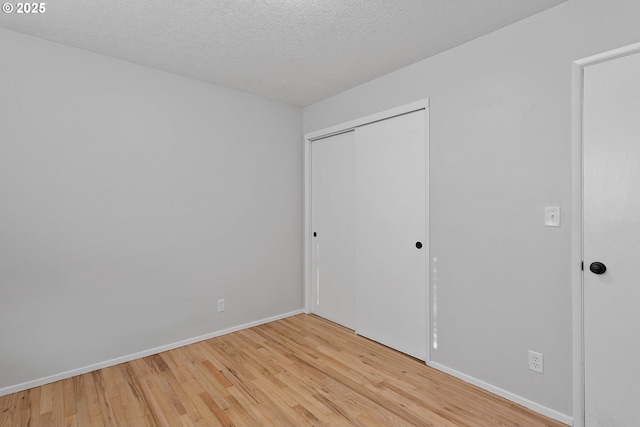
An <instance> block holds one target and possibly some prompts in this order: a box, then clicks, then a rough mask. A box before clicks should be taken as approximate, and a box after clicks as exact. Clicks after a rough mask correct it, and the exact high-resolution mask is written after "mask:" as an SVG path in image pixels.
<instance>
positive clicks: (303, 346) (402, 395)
mask: <svg viewBox="0 0 640 427" xmlns="http://www.w3.org/2000/svg"><path fill="white" fill-rule="evenodd" d="M411 425H413V426H451V427H452V426H469V427H479V426H510V427H511V426H549V427H561V426H562V427H566V426H565V425H564V424H561V423H559V422H556V421H554V420H551V419H548V418H546V417H543V416H541V415H538V414H536V413H534V412H531V411H529V410H527V409H526V408H523V407H522V406H519V405H517V404H515V403H512V402H509V401H507V400H505V399H502V398H500V397H498V396H495V395H493V394H490V393H487V392H485V391H483V390H481V389H478V388H476V387H474V386H472V385H469V384H467V383H464V382H463V381H460V380H458V379H456V378H453V377H451V376H449V375H446V374H443V373H441V372H438V371H436V370H434V369H432V368H429V367H427V366H426V365H425V364H424V363H422V362H420V361H418V360H415V359H413V358H411V357H408V356H406V355H403V354H401V353H398V352H396V351H394V350H391V349H389V348H387V347H384V346H382V345H379V344H377V343H375V342H372V341H369V340H367V339H365V338H362V337H359V336H357V335H355V334H354V333H353V331H350V330H348V329H345V328H342V327H341V326H338V325H336V324H334V323H331V322H329V321H326V320H324V319H321V318H319V317H316V316H313V315H298V316H294V317H290V318H287V319H283V320H279V321H276V322H272V323H268V324H265V325H261V326H257V327H254V328H251V329H247V330H243V331H239V332H234V333H231V334H228V335H224V336H221V337H218V338H213V339H210V340H207V341H203V342H200V343H196V344H192V345H189V346H186V347H181V348H178V349H175V350H171V351H167V352H164V353H160V354H157V355H154V356H149V357H145V358H143V359H138V360H134V361H132V362H128V363H123V364H120V365H117V366H113V367H110V368H105V369H101V370H99V371H95V372H91V373H88V374H84V375H80V376H76V377H73V378H69V379H66V380H63V381H58V382H55V383H52V384H47V385H44V386H42V387H36V388H33V389H31V390H26V391H23V392H20V393H14V394H11V395H8V396H4V397H0V426H2V427H5V426H6V427H17V426H69V427H73V426H79V427H85V426H120V427H122V426H207V427H209V426H225V427H232V426H237V427H239V426H274V427H275V426H411Z"/></svg>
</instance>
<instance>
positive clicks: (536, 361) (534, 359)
mask: <svg viewBox="0 0 640 427" xmlns="http://www.w3.org/2000/svg"><path fill="white" fill-rule="evenodd" d="M529 369H531V370H532V371H534V372H539V373H541V374H542V373H544V356H543V355H542V353H536V352H535V351H531V350H529Z"/></svg>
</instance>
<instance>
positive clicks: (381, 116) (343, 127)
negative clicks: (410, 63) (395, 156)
mask: <svg viewBox="0 0 640 427" xmlns="http://www.w3.org/2000/svg"><path fill="white" fill-rule="evenodd" d="M418 110H425V115H426V117H425V144H426V150H425V155H426V159H425V161H426V164H425V179H426V181H427V182H426V188H425V189H426V194H425V206H426V220H427V223H426V225H425V245H424V249H425V256H426V267H427V272H426V273H427V274H426V282H427V283H425V286H426V288H427V289H426V295H427V301H425V304H426V317H427V325H426V329H427V337H426V343H427V349H426V363H427V364H429V363H430V361H431V339H430V337H431V310H430V301H431V285H430V280H429V277H430V274H429V271H430V269H429V265H430V256H429V254H430V252H429V241H430V238H429V182H430V181H429V146H430V144H429V98H425V99H421V100H419V101H415V102H412V103H409V104H405V105H401V106H399V107H395V108H391V109H389V110H385V111H382V112H379V113H376V114H371V115H368V116H365V117H360V118H358V119H355V120H351V121H348V122H345V123H341V124H338V125H336V126H331V127H327V128H324V129H321V130H317V131H313V132H309V133H306V134H305V135H304V139H303V144H304V145H303V155H304V172H303V173H304V240H303V242H304V243H303V244H304V312H305V313H306V314H309V313H311V306H312V304H311V298H312V295H311V289H312V277H311V275H312V271H311V256H312V250H311V247H312V246H311V245H312V237H311V233H312V232H313V231H312V230H311V224H312V223H311V142H313V141H315V140H318V139H322V138H325V137H329V136H332V135H336V134H340V133H343V132H347V131H349V130H352V129H355V128H357V127H359V126H364V125H367V124H370V123H373V122H377V121H380V120H385V119H390V118H392V117H396V116H400V115H403V114H407V113H411V112H414V111H418Z"/></svg>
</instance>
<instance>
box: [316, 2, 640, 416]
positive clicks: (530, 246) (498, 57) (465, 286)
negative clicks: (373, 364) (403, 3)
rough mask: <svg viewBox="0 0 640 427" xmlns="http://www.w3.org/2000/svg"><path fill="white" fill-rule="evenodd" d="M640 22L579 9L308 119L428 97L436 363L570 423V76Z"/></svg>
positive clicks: (404, 72)
mask: <svg viewBox="0 0 640 427" xmlns="http://www.w3.org/2000/svg"><path fill="white" fill-rule="evenodd" d="M638 16H640V2H638V1H637V0H613V1H603V0H573V1H570V2H568V3H564V4H562V5H560V6H558V7H556V8H554V9H550V10H548V11H546V12H543V13H541V14H538V15H536V16H534V17H531V18H529V19H527V20H524V21H521V22H519V23H516V24H514V25H511V26H509V27H506V28H504V29H502V30H499V31H497V32H494V33H492V34H489V35H487V36H485V37H482V38H480V39H477V40H475V41H473V42H470V43H467V44H465V45H462V46H459V47H457V48H455V49H452V50H450V51H447V52H444V53H442V54H440V55H437V56H435V57H433V58H430V59H427V60H424V61H421V62H419V63H416V64H414V65H411V66H409V67H406V68H403V69H401V70H398V71H396V72H394V73H391V74H388V75H386V76H383V77H381V78H378V79H376V80H373V81H371V82H369V83H366V84H364V85H362V86H359V87H356V88H354V89H352V90H349V91H347V92H344V93H342V94H339V95H337V96H334V97H332V98H329V99H327V100H324V101H322V102H319V103H317V104H314V105H311V106H308V107H306V108H305V109H304V122H305V124H304V131H305V132H311V131H315V130H318V129H322V128H325V127H328V126H332V125H336V124H339V123H341V122H345V121H347V120H352V119H355V118H358V117H362V116H365V115H368V114H372V113H375V112H377V111H382V110H385V109H388V108H391V107H395V106H397V105H402V104H405V103H408V102H411V101H415V100H418V99H421V98H426V97H428V98H430V105H431V108H430V122H431V136H430V138H431V165H430V166H431V202H430V203H431V212H430V215H431V251H432V256H433V257H436V258H437V262H433V263H432V269H433V268H437V273H436V275H432V284H433V285H434V286H437V303H438V316H437V327H438V340H437V341H438V348H437V349H436V350H433V360H434V361H435V362H437V363H439V364H442V365H445V366H446V367H448V368H451V369H454V370H457V371H458V372H460V373H462V374H466V375H469V376H471V377H473V378H476V379H479V380H481V381H484V382H486V383H489V384H490V385H492V386H495V387H500V388H502V389H504V390H506V391H508V392H510V393H514V394H515V395H518V396H520V397H523V398H525V399H529V400H531V401H533V402H536V403H537V404H540V405H543V406H545V407H547V408H550V409H552V410H555V411H559V412H560V413H563V414H568V415H570V414H571V412H572V407H571V405H572V396H571V393H572V392H571V390H572V387H571V384H572V377H571V374H572V365H571V363H572V361H571V357H572V356H571V343H572V336H571V276H570V273H571V265H570V260H571V221H570V218H571V217H570V215H571V209H570V208H571V206H570V203H571V197H570V196H571V63H572V61H574V60H576V59H580V58H583V57H586V56H589V55H592V54H595V53H598V52H603V51H607V50H610V49H613V48H616V47H620V46H623V45H627V44H630V43H634V42H638V41H640V25H638ZM548 205H552V206H553V205H559V206H561V207H562V227H561V228H545V227H544V226H543V218H544V206H548ZM574 267H577V266H574ZM529 349H532V350H535V351H539V352H542V353H544V357H545V358H544V366H545V373H544V375H540V374H537V373H534V372H531V371H529V370H528V366H527V351H528V350H529Z"/></svg>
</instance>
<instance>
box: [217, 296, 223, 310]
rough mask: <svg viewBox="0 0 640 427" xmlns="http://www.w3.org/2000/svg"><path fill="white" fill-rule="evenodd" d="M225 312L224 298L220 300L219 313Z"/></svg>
mask: <svg viewBox="0 0 640 427" xmlns="http://www.w3.org/2000/svg"><path fill="white" fill-rule="evenodd" d="M221 311H224V298H223V299H219V300H218V313H220V312H221Z"/></svg>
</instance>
